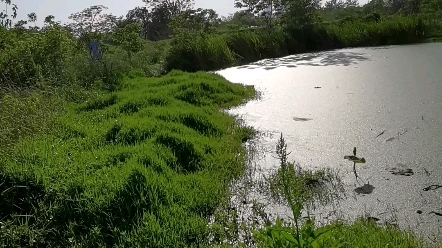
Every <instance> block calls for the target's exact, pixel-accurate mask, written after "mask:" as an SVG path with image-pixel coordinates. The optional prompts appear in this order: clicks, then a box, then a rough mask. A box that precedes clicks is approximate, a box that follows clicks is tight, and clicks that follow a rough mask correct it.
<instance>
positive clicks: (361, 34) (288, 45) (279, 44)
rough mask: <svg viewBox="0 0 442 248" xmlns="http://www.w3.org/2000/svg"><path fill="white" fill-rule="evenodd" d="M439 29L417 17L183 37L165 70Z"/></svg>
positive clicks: (410, 37) (391, 40) (392, 41)
mask: <svg viewBox="0 0 442 248" xmlns="http://www.w3.org/2000/svg"><path fill="white" fill-rule="evenodd" d="M439 30H441V28H440V27H439V26H438V25H436V24H435V23H434V22H433V21H430V20H427V19H425V18H423V17H421V16H407V17H404V16H393V17H390V18H385V19H381V20H379V21H365V20H359V19H358V20H354V21H351V22H345V23H317V24H314V25H311V26H306V27H304V28H276V29H275V30H273V31H269V30H267V29H261V30H238V31H231V32H229V33H226V34H222V35H211V36H202V37H199V38H196V39H195V37H192V38H191V37H190V36H182V37H177V38H175V39H174V40H173V41H172V46H171V51H170V52H169V53H168V55H167V58H166V68H167V69H168V70H171V69H180V70H185V71H199V70H205V71H210V70H217V69H221V68H226V67H230V66H234V65H239V64H243V63H249V62H253V61H257V60H260V59H265V58H274V57H281V56H285V55H291V54H296V53H303V52H312V51H321V50H329V49H336V48H347V47H364V46H380V45H397V44H410V43H417V42H424V41H426V40H428V39H430V38H434V37H438V36H440V34H439V33H440V32H438V31H439Z"/></svg>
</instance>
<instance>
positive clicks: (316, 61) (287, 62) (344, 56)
mask: <svg viewBox="0 0 442 248" xmlns="http://www.w3.org/2000/svg"><path fill="white" fill-rule="evenodd" d="M369 60H370V58H369V56H368V55H367V54H365V53H359V52H346V51H327V52H319V53H306V54H297V55H292V56H288V57H284V58H276V59H264V60H261V61H258V62H254V63H251V64H248V65H243V66H240V67H237V68H238V69H257V68H262V69H265V70H273V69H276V68H278V67H288V68H295V67H297V66H331V65H334V66H350V65H355V64H357V63H358V62H361V61H369Z"/></svg>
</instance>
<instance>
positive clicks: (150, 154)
mask: <svg viewBox="0 0 442 248" xmlns="http://www.w3.org/2000/svg"><path fill="white" fill-rule="evenodd" d="M253 96H254V90H253V89H252V88H245V87H243V86H240V85H232V84H230V83H228V82H227V81H226V80H224V79H223V78H221V77H219V76H216V75H210V74H205V73H197V74H188V73H182V72H178V71H174V72H171V73H170V74H168V75H167V76H164V77H162V78H158V79H147V78H138V79H133V80H129V81H125V84H124V85H123V86H122V90H121V91H118V92H116V93H103V92H101V93H100V94H99V95H96V96H95V97H92V98H90V99H89V100H88V101H87V102H84V103H81V104H76V103H65V107H66V109H65V113H64V114H62V115H60V117H59V118H57V120H55V121H54V123H53V125H54V128H52V129H51V130H52V131H50V132H46V133H42V134H41V135H37V136H35V137H32V136H27V138H22V139H20V140H19V141H18V142H17V143H15V146H14V149H13V153H11V154H10V155H9V156H2V158H1V161H0V163H1V167H0V169H1V170H0V176H1V179H0V182H1V183H0V192H2V197H1V198H0V210H1V211H0V213H1V216H0V225H1V228H0V240H2V242H1V245H0V246H3V247H23V246H26V247H49V246H51V247H54V246H56V247H104V246H119V247H137V246H140V247H177V246H178V247H183V246H204V244H205V241H206V237H207V235H208V232H209V227H208V225H207V224H208V222H207V219H206V218H207V217H208V216H209V215H211V214H212V213H213V211H214V209H215V208H216V207H217V204H218V203H219V202H220V201H221V200H222V199H223V198H224V197H225V196H226V193H227V192H228V185H229V184H228V182H229V181H231V180H232V179H233V178H237V177H239V176H240V175H241V174H242V172H243V171H244V169H245V167H244V156H245V151H244V149H243V148H242V146H241V144H242V142H244V141H245V140H247V139H248V138H250V137H251V136H252V135H253V132H252V131H251V130H250V129H248V128H244V127H239V126H238V123H237V122H236V121H235V119H233V118H232V117H230V116H228V115H226V114H223V113H221V112H220V111H219V109H220V108H226V107H230V106H234V105H238V104H241V103H242V102H243V101H244V100H245V99H249V98H251V97H253ZM23 137H25V136H23Z"/></svg>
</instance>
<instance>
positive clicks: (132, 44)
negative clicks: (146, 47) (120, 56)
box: [112, 23, 143, 58]
mask: <svg viewBox="0 0 442 248" xmlns="http://www.w3.org/2000/svg"><path fill="white" fill-rule="evenodd" d="M141 31H142V27H141V25H140V24H139V23H131V24H128V25H126V26H125V27H123V28H117V30H116V31H115V33H114V34H113V35H112V41H114V42H116V43H117V44H118V45H120V46H121V47H122V48H123V49H124V50H125V51H126V52H127V54H128V56H129V58H130V57H131V56H132V54H134V53H136V52H139V51H140V50H141V49H142V48H143V40H142V39H141V38H140V35H139V34H140V32H141Z"/></svg>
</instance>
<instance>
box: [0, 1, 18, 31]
mask: <svg viewBox="0 0 442 248" xmlns="http://www.w3.org/2000/svg"><path fill="white" fill-rule="evenodd" d="M0 2H2V3H3V2H4V3H5V10H4V11H2V12H0V27H5V28H8V27H11V26H12V19H15V18H17V10H18V7H17V5H16V4H13V3H12V2H11V0H0ZM10 5H12V8H11V9H12V16H11V17H12V19H10V17H9V15H8V6H10Z"/></svg>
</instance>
